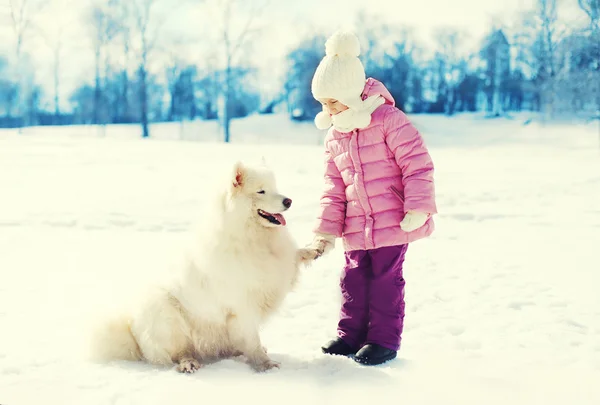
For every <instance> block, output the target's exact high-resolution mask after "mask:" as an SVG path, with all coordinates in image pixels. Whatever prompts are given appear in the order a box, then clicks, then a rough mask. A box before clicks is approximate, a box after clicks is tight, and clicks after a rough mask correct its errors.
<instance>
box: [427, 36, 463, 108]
mask: <svg viewBox="0 0 600 405" xmlns="http://www.w3.org/2000/svg"><path fill="white" fill-rule="evenodd" d="M435 34H436V37H437V38H438V51H437V53H438V55H439V57H441V58H443V59H444V61H443V62H444V63H442V64H441V65H440V69H441V71H440V73H441V74H442V75H443V78H442V80H443V82H444V83H445V84H446V91H447V94H446V99H445V107H444V112H445V113H446V114H447V115H453V114H454V110H455V108H456V101H457V97H456V92H457V87H458V85H459V83H460V82H461V81H462V80H463V78H464V76H465V75H466V65H467V64H466V60H465V57H464V55H463V54H462V52H461V46H462V42H463V40H464V33H463V32H461V31H458V30H457V29H454V28H451V27H441V28H439V29H437V30H436V32H435Z"/></svg>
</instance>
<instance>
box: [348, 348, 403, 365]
mask: <svg viewBox="0 0 600 405" xmlns="http://www.w3.org/2000/svg"><path fill="white" fill-rule="evenodd" d="M396 354H397V352H396V351H395V350H390V349H387V348H385V347H382V346H379V345H377V344H374V343H370V344H367V345H364V346H363V347H362V349H360V350H359V351H358V352H357V353H356V355H355V356H354V361H356V362H357V363H360V364H364V365H365V366H376V365H379V364H383V363H385V362H386V361H389V360H392V359H394V358H395V357H396Z"/></svg>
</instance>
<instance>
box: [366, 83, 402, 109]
mask: <svg viewBox="0 0 600 405" xmlns="http://www.w3.org/2000/svg"><path fill="white" fill-rule="evenodd" d="M376 95H379V96H382V97H383V98H384V99H385V104H389V105H391V106H393V107H395V106H396V101H395V100H394V97H392V94H391V93H390V92H389V90H388V89H387V88H386V87H385V85H384V84H383V83H381V82H380V81H379V80H377V79H373V78H372V77H369V78H368V79H367V82H366V83H365V89H364V90H363V93H362V99H363V100H365V99H367V98H368V97H371V96H376Z"/></svg>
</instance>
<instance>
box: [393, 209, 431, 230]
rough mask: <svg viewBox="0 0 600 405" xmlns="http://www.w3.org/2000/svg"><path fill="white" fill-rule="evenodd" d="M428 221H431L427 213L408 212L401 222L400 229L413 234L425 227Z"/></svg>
mask: <svg viewBox="0 0 600 405" xmlns="http://www.w3.org/2000/svg"><path fill="white" fill-rule="evenodd" d="M427 219H429V214H427V213H425V212H417V211H408V212H407V213H406V215H405V216H404V219H403V220H402V222H400V228H402V230H403V231H404V232H412V231H414V230H415V229H419V228H420V227H422V226H423V225H425V222H427Z"/></svg>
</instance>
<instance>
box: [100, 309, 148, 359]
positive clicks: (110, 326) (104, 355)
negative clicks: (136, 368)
mask: <svg viewBox="0 0 600 405" xmlns="http://www.w3.org/2000/svg"><path fill="white" fill-rule="evenodd" d="M142 357H143V356H142V351H141V350H140V347H139V345H138V343H137V341H136V339H135V337H134V336H133V333H132V332H131V318H129V317H127V316H118V317H114V318H110V319H107V320H106V321H105V322H103V323H102V324H101V325H100V327H99V328H97V329H96V330H95V332H94V333H93V335H92V337H91V347H90V360H92V361H96V362H108V361H111V360H129V361H139V360H142Z"/></svg>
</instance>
